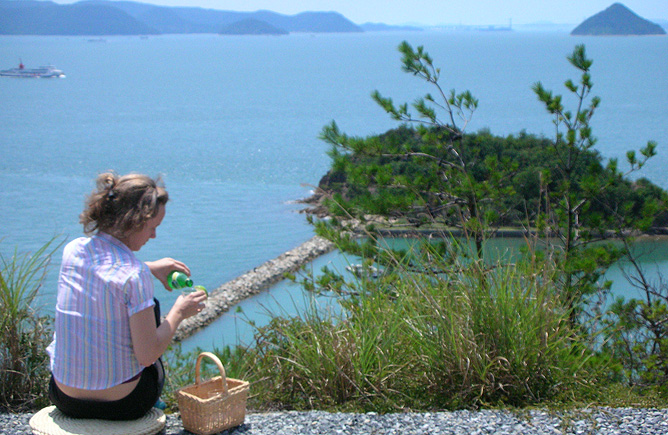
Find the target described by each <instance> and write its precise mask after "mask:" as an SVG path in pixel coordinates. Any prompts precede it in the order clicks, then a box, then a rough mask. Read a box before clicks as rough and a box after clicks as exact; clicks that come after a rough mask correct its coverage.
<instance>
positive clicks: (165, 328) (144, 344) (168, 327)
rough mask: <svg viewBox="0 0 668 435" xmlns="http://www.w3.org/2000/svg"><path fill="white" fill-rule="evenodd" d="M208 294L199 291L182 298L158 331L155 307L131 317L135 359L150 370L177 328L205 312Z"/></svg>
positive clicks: (175, 304) (181, 296) (179, 298)
mask: <svg viewBox="0 0 668 435" xmlns="http://www.w3.org/2000/svg"><path fill="white" fill-rule="evenodd" d="M205 300H206V293H204V292H202V291H197V292H193V293H188V294H186V295H180V296H179V297H178V299H176V302H174V306H173V307H172V309H171V310H170V311H169V313H168V314H167V317H166V318H165V319H164V320H163V321H162V323H161V324H160V326H159V327H158V328H156V327H155V315H154V314H153V307H149V308H146V309H145V310H142V311H140V312H138V313H136V314H133V315H132V316H131V317H130V333H131V335H132V346H133V348H134V352H135V356H136V357H137V360H138V361H139V363H140V364H141V365H143V366H144V367H148V366H150V365H151V364H153V363H154V362H155V361H156V360H157V359H158V358H160V356H161V355H162V354H163V353H164V352H165V350H167V346H169V343H170V342H171V341H172V337H174V333H175V332H176V328H178V326H179V324H180V323H181V322H182V321H183V320H184V319H187V318H188V317H191V316H193V315H195V314H197V313H199V312H200V311H202V309H203V308H204V301H205Z"/></svg>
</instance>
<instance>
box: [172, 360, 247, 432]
mask: <svg viewBox="0 0 668 435" xmlns="http://www.w3.org/2000/svg"><path fill="white" fill-rule="evenodd" d="M205 357H207V358H209V359H211V360H213V362H214V363H216V365H217V366H218V370H219V371H220V376H217V377H215V378H213V379H209V380H208V381H205V382H201V380H200V373H199V372H200V364H201V362H202V359H203V358H205ZM248 389H249V385H248V382H245V381H241V380H239V379H232V378H228V377H227V376H225V368H224V367H223V364H222V363H221V362H220V360H219V359H218V357H217V356H216V355H214V354H212V353H211V352H202V353H200V354H199V356H198V357H197V362H196V363H195V384H193V385H189V386H187V387H183V388H181V389H180V390H178V391H177V392H176V398H177V401H178V404H179V412H180V413H181V420H182V421H183V427H184V428H185V429H187V430H189V431H190V432H193V433H196V434H198V435H212V434H215V433H218V432H221V431H223V430H225V429H229V428H231V427H235V426H239V425H240V424H243V422H244V419H245V418H246V399H247V398H248Z"/></svg>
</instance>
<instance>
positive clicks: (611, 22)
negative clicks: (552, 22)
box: [571, 3, 666, 36]
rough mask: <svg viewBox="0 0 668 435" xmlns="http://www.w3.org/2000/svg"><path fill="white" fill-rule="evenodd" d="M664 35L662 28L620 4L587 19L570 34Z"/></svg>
mask: <svg viewBox="0 0 668 435" xmlns="http://www.w3.org/2000/svg"><path fill="white" fill-rule="evenodd" d="M665 34H666V31H665V30H664V29H663V27H661V26H660V25H658V24H655V23H653V22H651V21H648V20H646V19H644V18H642V17H639V16H638V15H636V14H635V13H634V12H633V11H631V10H630V9H629V8H627V7H626V6H624V5H623V4H621V3H614V4H613V5H612V6H610V7H609V8H607V9H606V10H604V11H602V12H599V13H598V14H596V15H593V16H591V17H589V18H587V19H586V20H584V21H583V22H582V24H580V25H579V26H577V27H576V28H575V29H573V31H572V32H571V35H575V36H604V35H624V36H627V35H665Z"/></svg>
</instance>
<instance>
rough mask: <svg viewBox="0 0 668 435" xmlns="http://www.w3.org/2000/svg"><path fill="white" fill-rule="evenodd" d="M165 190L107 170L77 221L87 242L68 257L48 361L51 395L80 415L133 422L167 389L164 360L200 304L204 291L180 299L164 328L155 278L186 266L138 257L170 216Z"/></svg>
mask: <svg viewBox="0 0 668 435" xmlns="http://www.w3.org/2000/svg"><path fill="white" fill-rule="evenodd" d="M168 199H169V196H168V194H167V191H166V190H165V189H164V187H162V186H160V185H159V184H158V183H157V182H156V181H155V180H153V179H151V178H150V177H147V176H145V175H139V174H129V175H125V176H122V177H119V176H117V175H116V174H114V173H111V172H110V173H105V174H101V175H100V176H99V177H98V179H97V188H96V190H95V191H93V193H92V194H91V195H90V196H89V198H88V200H87V203H86V208H85V210H84V211H83V213H82V214H81V216H80V222H81V223H82V224H83V226H84V232H85V234H86V235H88V236H90V237H81V238H78V239H76V240H73V241H71V242H70V243H69V244H68V245H67V246H66V247H65V249H64V251H63V261H62V265H61V269H60V275H59V278H58V299H57V304H56V314H55V332H54V339H53V342H52V343H51V344H50V345H49V347H48V349H47V351H48V353H49V355H50V357H51V373H52V376H51V382H50V384H49V397H50V398H51V401H52V402H53V403H54V404H55V405H56V407H57V408H58V409H60V410H61V411H62V412H63V413H64V414H66V415H69V416H71V417H76V418H102V419H107V420H132V419H136V418H139V417H141V416H143V415H144V414H145V413H146V412H148V411H149V410H150V409H151V407H152V406H153V405H154V404H155V403H156V401H157V400H158V399H159V397H160V393H161V392H162V386H163V381H164V370H163V367H162V362H161V360H160V356H161V355H162V354H163V352H164V351H165V350H166V349H167V346H168V345H169V343H170V342H171V340H172V337H173V336H174V333H175V332H176V328H177V327H178V326H179V324H180V323H181V321H183V320H184V319H186V318H188V317H190V316H192V315H194V314H196V313H198V312H199V311H201V310H202V309H203V308H204V301H205V299H206V294H205V293H204V292H202V291H199V292H194V293H190V294H187V295H181V296H179V297H178V299H177V300H176V302H175V303H174V306H173V307H172V309H171V310H170V311H169V313H168V314H167V316H166V318H165V319H164V321H162V323H160V308H159V305H158V304H157V300H156V299H155V298H154V297H153V278H152V276H151V275H153V276H155V277H156V278H157V279H158V280H160V282H161V283H162V284H163V285H164V286H165V288H166V289H169V287H168V285H167V275H168V274H169V272H171V271H172V270H179V271H181V272H184V273H186V274H188V275H190V270H189V269H188V267H187V266H186V265H185V264H183V263H181V262H179V261H176V260H174V259H171V258H163V259H161V260H158V261H154V262H146V263H143V262H141V261H139V260H138V259H137V258H136V257H135V255H134V252H135V251H139V250H140V249H141V247H142V246H144V244H145V243H146V242H148V241H149V239H153V238H155V237H156V229H157V228H158V226H159V225H160V223H161V222H162V220H163V218H164V217H165V205H166V203H167V201H168Z"/></svg>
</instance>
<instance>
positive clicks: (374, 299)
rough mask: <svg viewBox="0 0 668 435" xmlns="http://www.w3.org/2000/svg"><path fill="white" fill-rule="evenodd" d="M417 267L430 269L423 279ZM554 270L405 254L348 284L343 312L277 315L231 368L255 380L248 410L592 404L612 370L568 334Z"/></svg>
mask: <svg viewBox="0 0 668 435" xmlns="http://www.w3.org/2000/svg"><path fill="white" fill-rule="evenodd" d="M424 249H427V250H429V249H430V248H424ZM409 257H410V258H411V260H410V264H409V260H407V258H409ZM420 259H422V260H420ZM425 259H428V260H425ZM416 261H418V262H419V261H422V262H423V263H416ZM427 261H428V263H427ZM420 264H421V269H422V270H423V271H431V272H430V273H416V272H414V271H415V270H416V265H420ZM552 273H553V271H550V269H549V267H545V264H540V265H537V264H531V263H518V264H511V265H508V264H494V265H492V266H489V265H483V264H481V263H479V262H471V261H469V262H468V263H467V264H463V263H459V262H457V261H455V262H454V263H453V260H452V259H451V258H445V257H444V256H442V254H440V253H438V252H437V251H436V250H431V251H429V252H424V251H423V252H414V253H413V255H404V256H403V257H396V258H395V265H394V267H393V271H392V273H390V274H386V275H383V276H381V277H380V278H379V279H359V280H357V281H355V282H349V283H346V284H345V285H346V286H347V287H348V290H350V291H348V292H346V294H347V295H348V296H345V297H340V298H339V301H340V303H341V308H342V309H341V310H340V312H337V313H333V312H327V313H322V312H319V311H318V310H317V309H315V308H309V309H307V310H306V311H305V312H303V313H300V316H299V317H294V318H285V317H279V316H277V317H275V318H274V320H273V321H272V322H271V323H270V324H269V325H268V326H266V327H262V328H258V329H257V332H256V336H255V345H254V346H253V347H252V348H250V349H240V350H238V351H237V352H243V357H241V358H239V357H237V358H235V359H234V360H233V358H231V356H232V355H235V354H236V353H235V352H231V353H230V352H228V355H227V359H228V360H227V361H224V363H225V364H226V367H228V365H229V366H230V369H229V370H230V372H231V373H235V375H236V377H242V378H244V379H246V380H248V381H250V382H251V385H252V386H251V391H252V392H253V393H252V394H253V398H252V401H251V403H252V405H253V407H256V408H261V409H276V408H279V409H286V408H287V409H327V410H344V411H351V410H352V411H360V412H365V411H374V412H392V411H397V410H440V409H458V408H479V407H487V406H512V407H522V406H532V405H539V404H545V403H550V402H551V401H552V402H556V403H561V402H567V401H570V400H573V399H574V398H589V397H591V398H595V397H596V389H595V385H596V382H597V381H598V379H600V377H601V374H602V369H603V368H604V366H602V365H601V364H600V360H598V359H597V358H596V355H595V354H594V353H593V352H592V351H591V350H590V348H589V347H588V345H587V343H586V342H585V341H584V340H583V339H582V338H581V337H580V336H579V335H578V331H574V330H572V329H571V328H570V327H569V322H568V319H569V313H568V312H567V311H566V310H565V309H564V306H563V304H562V303H561V301H560V298H559V297H557V292H558V289H557V288H555V287H554V285H553V282H554V281H553V280H552V279H551V274H552ZM312 287H313V288H316V290H317V291H321V290H322V289H317V287H318V284H317V283H313V284H312ZM339 289H340V287H339ZM233 377H235V376H233Z"/></svg>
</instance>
